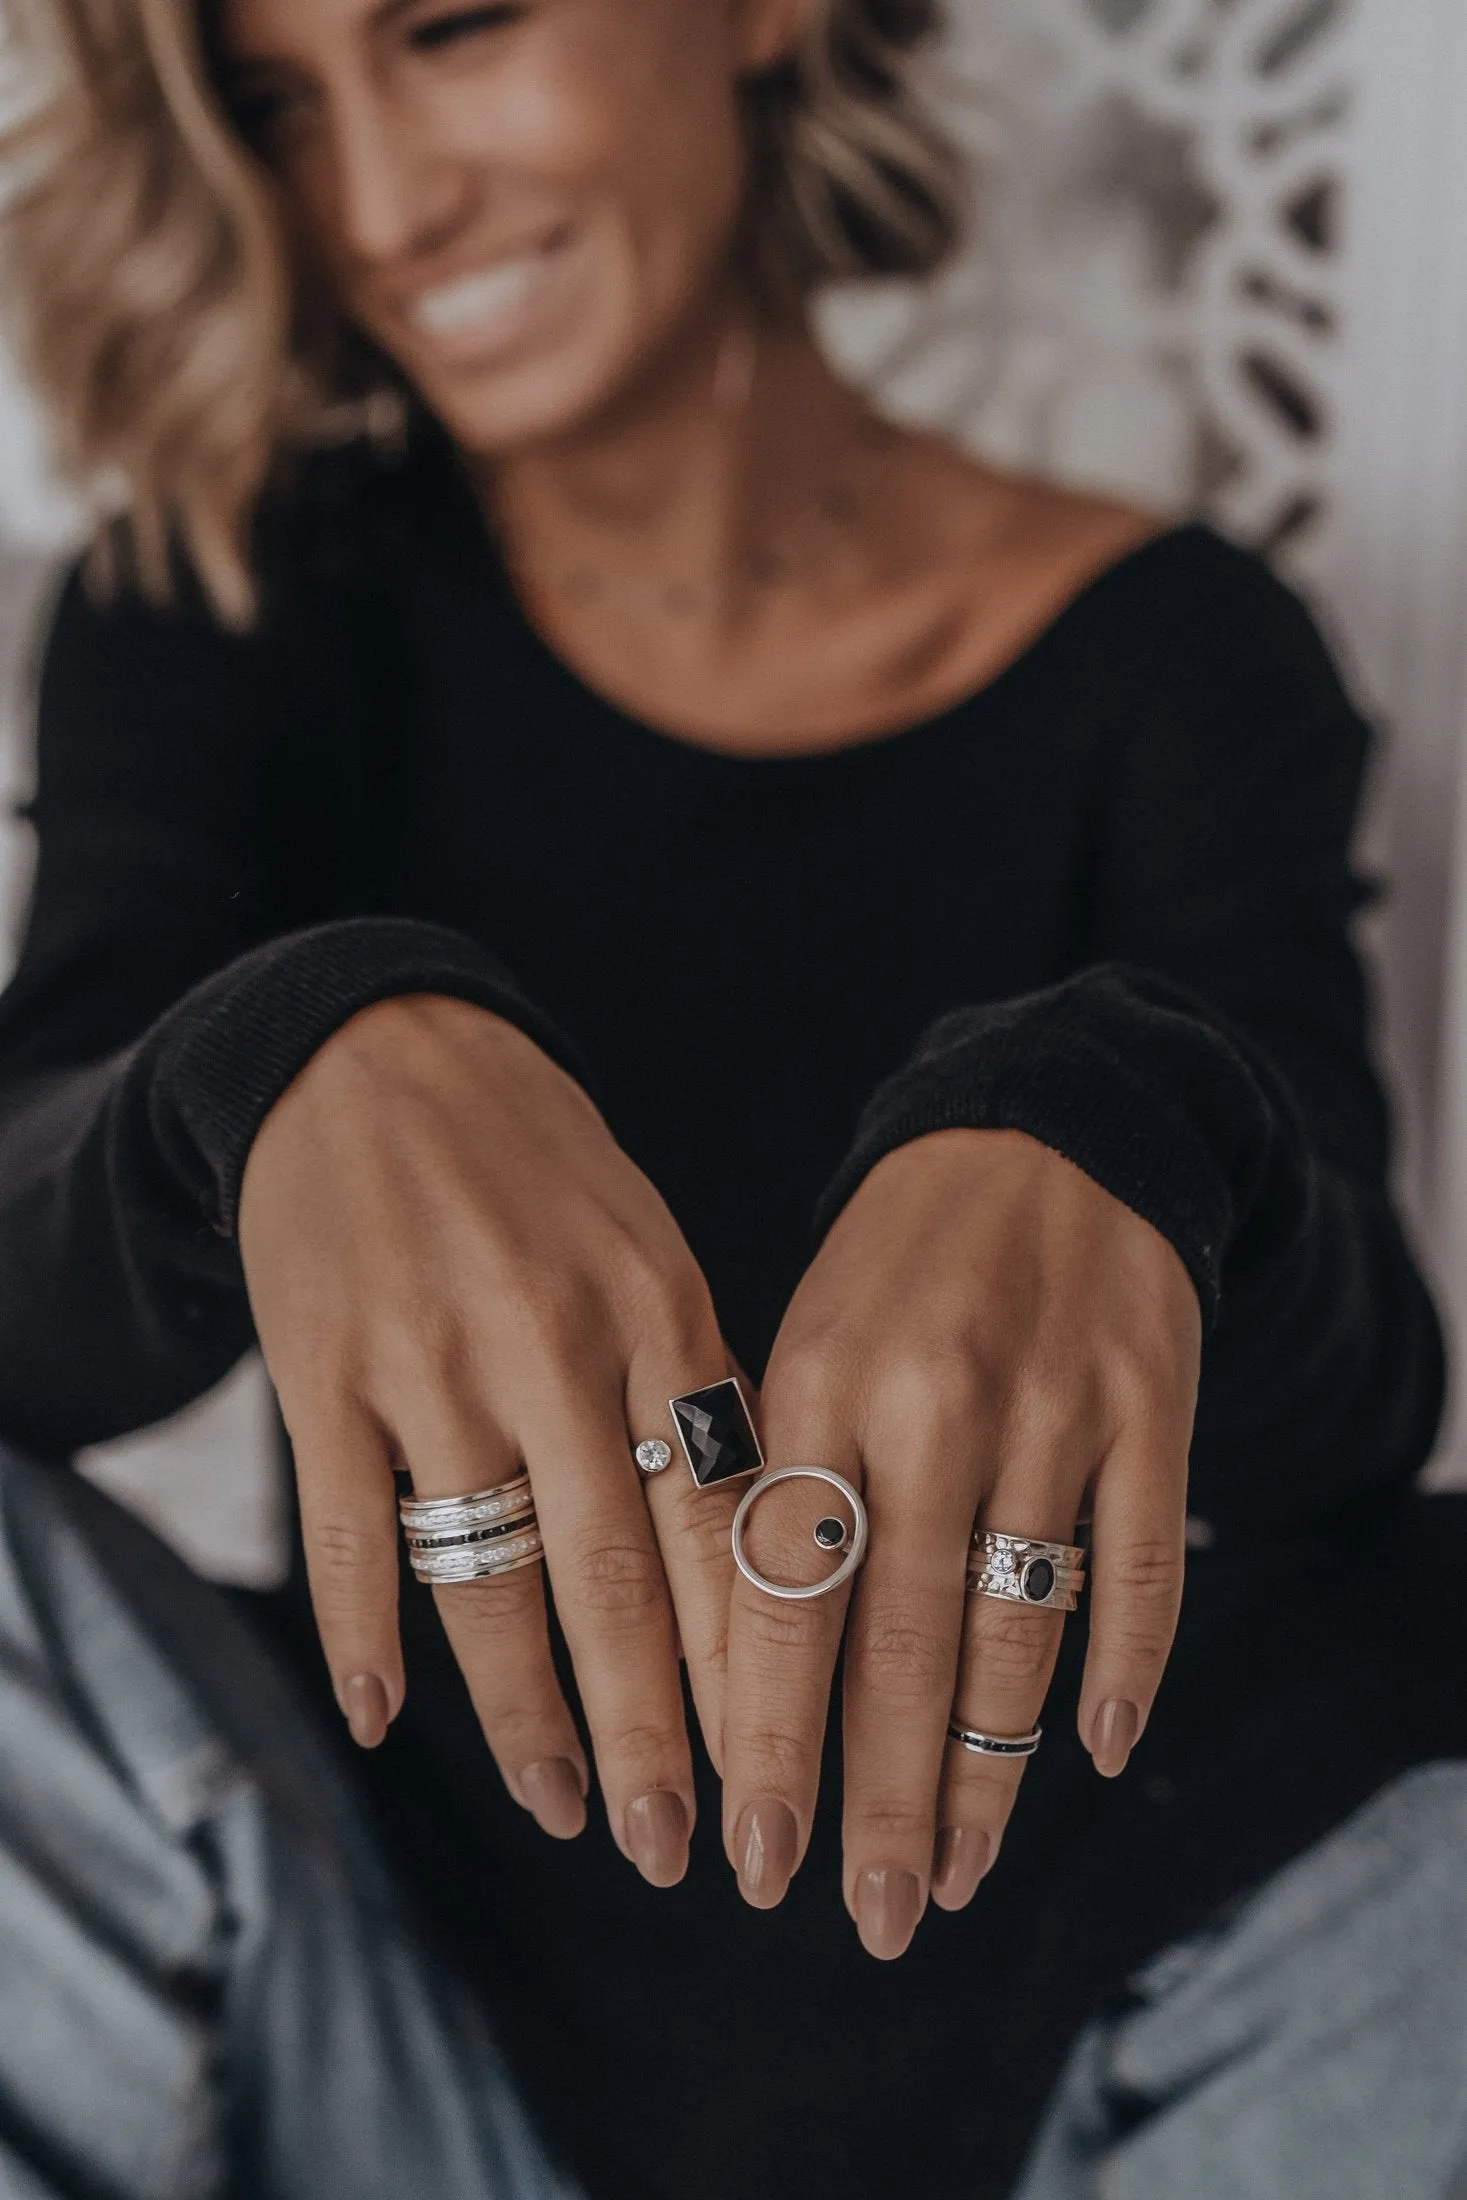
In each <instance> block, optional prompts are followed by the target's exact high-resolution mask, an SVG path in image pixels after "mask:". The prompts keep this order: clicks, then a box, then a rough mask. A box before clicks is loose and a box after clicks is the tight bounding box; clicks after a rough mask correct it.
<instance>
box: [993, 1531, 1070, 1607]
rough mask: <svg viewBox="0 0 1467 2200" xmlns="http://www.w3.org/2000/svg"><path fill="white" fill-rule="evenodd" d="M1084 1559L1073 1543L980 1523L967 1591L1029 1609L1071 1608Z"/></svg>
mask: <svg viewBox="0 0 1467 2200" xmlns="http://www.w3.org/2000/svg"><path fill="white" fill-rule="evenodd" d="M1084 1562H1085V1553H1084V1551H1083V1550H1082V1549H1081V1547H1080V1546H1079V1544H1077V1543H1047V1542H1045V1541H1044V1540H1043V1538H1042V1537H1039V1536H1027V1535H1003V1534H1001V1533H999V1532H998V1531H997V1530H994V1529H982V1528H980V1529H978V1530H976V1531H975V1533H974V1536H973V1541H972V1546H971V1548H970V1550H969V1553H968V1591H969V1594H970V1595H973V1596H983V1597H997V1598H998V1599H999V1601H1000V1602H1002V1603H1004V1604H1027V1605H1028V1606H1029V1607H1030V1608H1031V1610H1034V1611H1039V1612H1073V1611H1074V1609H1075V1607H1076V1605H1077V1604H1078V1603H1079V1601H1080V1591H1081V1590H1082V1589H1083V1588H1084V1586H1085V1563H1084Z"/></svg>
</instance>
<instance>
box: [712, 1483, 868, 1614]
mask: <svg viewBox="0 0 1467 2200" xmlns="http://www.w3.org/2000/svg"><path fill="white" fill-rule="evenodd" d="M778 1482H825V1483H828V1484H829V1486H830V1488H831V1489H833V1490H839V1491H840V1494H841V1496H842V1497H843V1498H844V1499H845V1501H846V1503H847V1504H848V1505H849V1506H850V1508H851V1522H852V1525H851V1526H849V1527H848V1526H847V1524H846V1522H845V1521H844V1520H841V1519H840V1518H839V1517H838V1516H837V1515H836V1514H834V1513H831V1514H829V1515H827V1517H826V1518H824V1519H822V1520H817V1521H816V1523H815V1529H814V1540H815V1544H816V1547H817V1549H819V1550H822V1551H843V1552H844V1553H845V1555H844V1557H843V1558H842V1559H841V1562H840V1564H839V1565H838V1566H837V1567H836V1568H835V1570H834V1572H833V1573H829V1574H827V1575H826V1577H825V1579H824V1580H823V1581H812V1582H810V1583H808V1584H802V1583H797V1584H795V1586H793V1587H789V1586H787V1585H786V1584H785V1583H783V1582H779V1581H770V1580H768V1579H767V1577H766V1576H765V1575H763V1574H761V1573H760V1571H759V1569H758V1568H757V1566H755V1565H753V1564H752V1563H751V1561H750V1559H749V1558H748V1556H747V1554H746V1553H745V1550H744V1529H745V1527H746V1526H747V1524H748V1519H749V1514H750V1512H751V1511H752V1509H753V1507H754V1504H755V1501H756V1500H757V1499H758V1498H761V1497H762V1496H763V1495H764V1493H765V1491H766V1490H772V1489H773V1488H774V1486H775V1484H776V1483H778ZM870 1533H871V1527H870V1522H869V1521H868V1520H867V1518H866V1507H865V1505H864V1504H863V1503H862V1502H861V1493H860V1491H859V1490H854V1489H852V1487H851V1485H850V1483H849V1482H848V1481H847V1480H846V1478H845V1476H844V1475H843V1474H837V1473H836V1472H835V1470H834V1469H833V1468H831V1467H779V1468H776V1470H775V1472H774V1473H773V1474H763V1475H761V1476H760V1477H759V1480H758V1481H757V1482H755V1483H753V1484H751V1486H750V1487H749V1488H748V1489H747V1490H745V1492H744V1494H743V1497H742V1498H741V1499H740V1501H739V1509H738V1511H737V1512H736V1513H735V1514H734V1517H733V1555H734V1564H735V1565H736V1566H737V1567H738V1570H739V1572H740V1573H741V1574H742V1575H743V1577H744V1579H745V1581H750V1582H752V1583H753V1585H754V1587H755V1588H756V1589H762V1590H763V1591H764V1594H765V1595H766V1596H767V1597H779V1598H780V1599H781V1601H782V1602H784V1603H786V1604H806V1603H808V1602H809V1601H810V1599H811V1598H812V1597H828V1596H829V1595H830V1593H831V1591H832V1590H833V1589H839V1588H840V1586H841V1584H842V1583H843V1582H846V1581H849V1580H850V1578H851V1576H852V1574H853V1573H854V1572H855V1571H856V1568H857V1567H858V1566H859V1565H860V1563H861V1561H862V1559H863V1558H864V1557H865V1556H866V1544H867V1542H868V1540H869V1537H870Z"/></svg>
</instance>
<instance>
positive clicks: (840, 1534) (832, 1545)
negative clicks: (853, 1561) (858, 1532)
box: [815, 1513, 851, 1551]
mask: <svg viewBox="0 0 1467 2200" xmlns="http://www.w3.org/2000/svg"><path fill="white" fill-rule="evenodd" d="M850 1540H851V1531H850V1529H849V1528H848V1527H847V1526H846V1524H845V1522H844V1521H843V1520H837V1519H836V1518H835V1515H834V1514H833V1513H832V1514H830V1515H828V1516H827V1517H826V1518H825V1519H824V1520H817V1521H816V1523H815V1541H816V1542H817V1543H818V1544H819V1546H820V1548H821V1550H822V1551H843V1550H844V1549H845V1547H846V1545H847V1544H848V1543H849V1542H850Z"/></svg>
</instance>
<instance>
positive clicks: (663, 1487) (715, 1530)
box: [627, 1309, 750, 1773]
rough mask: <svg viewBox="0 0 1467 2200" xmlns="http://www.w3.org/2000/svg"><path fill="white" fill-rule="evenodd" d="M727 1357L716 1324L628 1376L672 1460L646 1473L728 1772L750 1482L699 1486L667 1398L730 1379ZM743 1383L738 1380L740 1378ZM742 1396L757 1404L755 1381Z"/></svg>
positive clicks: (630, 1413) (702, 1697)
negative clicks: (726, 1731)
mask: <svg viewBox="0 0 1467 2200" xmlns="http://www.w3.org/2000/svg"><path fill="white" fill-rule="evenodd" d="M729 1364H730V1363H729V1361H728V1357H727V1355H726V1354H725V1351H724V1347H723V1344H722V1340H721V1339H720V1337H719V1335H718V1331H717V1326H716V1324H715V1323H714V1322H713V1321H712V1315H711V1309H710V1316H709V1323H708V1326H707V1328H706V1330H705V1332H704V1334H703V1335H702V1336H701V1337H700V1338H697V1339H688V1340H685V1341H684V1342H682V1343H681V1344H672V1345H670V1346H669V1347H668V1348H667V1349H665V1350H663V1351H661V1352H657V1351H654V1350H652V1349H650V1348H649V1349H648V1350H647V1351H645V1352H644V1353H642V1354H641V1355H640V1356H639V1358H638V1360H637V1361H636V1362H635V1364H634V1365H633V1367H632V1370H631V1372H630V1374H629V1376H628V1378H627V1423H628V1427H629V1429H630V1432H631V1439H632V1442H633V1444H634V1445H635V1444H636V1443H637V1442H639V1441H640V1440H641V1439H642V1438H644V1437H660V1438H661V1439H662V1441H663V1442H664V1443H665V1444H666V1445H667V1447H668V1449H669V1451H670V1453H671V1458H670V1460H669V1463H668V1465H667V1466H666V1467H665V1468H663V1469H662V1470H661V1472H659V1473H656V1474H651V1475H647V1476H645V1477H644V1478H643V1494H644V1495H645V1497H646V1500H647V1508H648V1511H649V1512H650V1513H651V1516H652V1523H653V1527H654V1528H655V1530H656V1534H657V1542H658V1546H659V1548H660V1550H661V1552H662V1564H663V1569H664V1571H665V1573H666V1576H667V1583H668V1587H669V1589H670V1591H671V1593H672V1601H673V1608H674V1611H675V1613H676V1615H677V1625H678V1634H679V1637H680V1639H681V1643H682V1652H683V1657H684V1660H685V1662H686V1664H687V1669H688V1681H689V1685H690V1687H691V1689H692V1692H693V1702H694V1704H695V1705H696V1707H697V1712H698V1721H699V1724H700V1726H701V1727H702V1730H703V1736H704V1741H705V1743H706V1746H707V1749H708V1754H709V1756H710V1757H711V1758H712V1760H713V1763H714V1766H715V1767H716V1768H717V1770H718V1771H719V1772H720V1773H721V1772H722V1769H723V1765H722V1759H723V1722H724V1696H725V1687H726V1683H727V1678H728V1614H729V1592H730V1589H731V1587H732V1583H733V1577H734V1563H733V1549H732V1534H731V1531H732V1528H733V1516H734V1513H735V1512H736V1511H737V1509H738V1503H739V1499H740V1498H741V1497H742V1496H743V1494H744V1491H745V1490H746V1489H747V1487H748V1481H747V1478H746V1477H744V1476H740V1477H738V1478H737V1479H735V1480H732V1481H729V1482H723V1483H718V1482H714V1483H710V1484H708V1485H707V1486H706V1487H702V1488H700V1487H699V1485H698V1483H697V1482H696V1481H695V1480H694V1478H693V1475H692V1473H691V1471H690V1469H689V1467H688V1463H687V1459H686V1457H685V1455H684V1453H683V1449H682V1445H681V1443H680V1441H679V1439H678V1435H677V1431H676V1428H675V1427H674V1424H673V1418H672V1414H671V1411H670V1410H669V1406H668V1400H669V1399H670V1398H675V1397H680V1396H682V1395H683V1394H684V1393H685V1392H687V1391H692V1390H700V1389H702V1388H703V1387H704V1386H705V1385H707V1384H709V1383H719V1382H723V1381H725V1380H727V1379H728V1373H729ZM735 1379H736V1380H737V1378H735ZM739 1387H740V1393H741V1395H742V1396H743V1398H744V1401H745V1404H746V1406H747V1405H748V1404H749V1402H750V1399H749V1392H748V1389H747V1386H746V1385H745V1384H743V1383H742V1382H740V1386H739Z"/></svg>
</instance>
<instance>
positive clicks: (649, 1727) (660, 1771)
mask: <svg viewBox="0 0 1467 2200" xmlns="http://www.w3.org/2000/svg"><path fill="white" fill-rule="evenodd" d="M597 1754H598V1756H599V1757H600V1759H601V1761H602V1763H603V1765H605V1764H611V1763H614V1764H615V1765H616V1767H617V1770H618V1772H619V1773H620V1774H621V1776H623V1777H624V1778H629V1779H632V1780H634V1781H642V1780H646V1781H649V1782H650V1783H651V1784H652V1785H654V1786H655V1785H657V1784H658V1783H659V1781H662V1780H664V1779H665V1778H667V1777H669V1776H670V1777H671V1778H672V1779H674V1780H675V1779H676V1778H677V1777H678V1775H679V1774H680V1772H681V1770H682V1766H683V1763H684V1760H685V1759H686V1756H687V1737H686V1735H685V1734H683V1733H681V1732H680V1731H678V1730H677V1729H675V1728H673V1727H670V1726H665V1725H659V1724H658V1722H657V1721H656V1720H655V1719H632V1720H628V1721H626V1722H625V1723H621V1724H615V1725H612V1726H610V1727H609V1728H607V1729H606V1731H605V1732H604V1733H603V1734H602V1735H601V1736H599V1737H598V1750H597Z"/></svg>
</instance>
